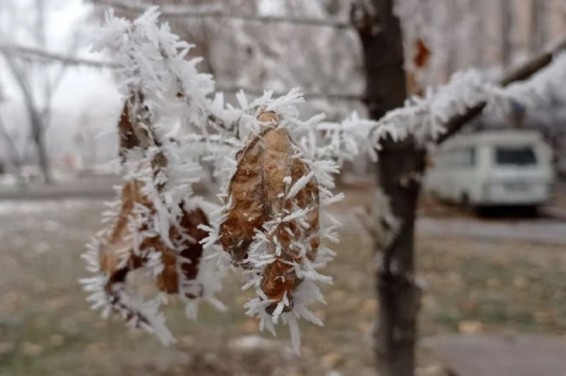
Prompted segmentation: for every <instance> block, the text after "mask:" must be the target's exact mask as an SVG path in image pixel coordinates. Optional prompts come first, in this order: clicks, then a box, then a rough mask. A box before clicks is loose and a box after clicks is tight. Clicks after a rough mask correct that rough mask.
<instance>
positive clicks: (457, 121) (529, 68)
mask: <svg viewBox="0 0 566 376" xmlns="http://www.w3.org/2000/svg"><path fill="white" fill-rule="evenodd" d="M564 49H566V36H563V37H562V38H560V39H559V40H558V42H557V43H554V44H553V45H551V46H550V47H549V48H548V49H547V50H546V51H545V52H543V53H541V54H539V55H537V56H535V57H533V58H531V59H529V60H527V61H526V62H524V63H523V64H521V65H519V66H518V67H516V68H515V69H513V70H511V71H510V72H508V73H507V74H506V75H504V76H503V78H501V79H500V80H499V85H501V86H503V87H505V86H509V85H510V84H512V83H514V82H518V81H524V80H527V79H529V78H530V77H531V76H533V75H534V74H536V73H538V72H539V71H541V70H542V69H544V68H546V67H547V66H548V65H550V63H552V60H553V57H554V55H556V54H557V53H559V52H561V51H562V50H564ZM486 106H487V103H486V102H481V103H478V104H477V105H475V106H473V107H471V108H469V109H468V110H467V111H466V112H465V113H463V114H461V115H458V116H456V117H454V118H452V119H450V120H449V121H448V122H447V123H446V132H445V133H444V134H442V135H441V136H440V137H439V138H438V139H437V143H438V144H441V143H443V142H444V141H446V140H447V139H449V138H450V137H452V136H453V135H454V134H456V133H458V132H459V131H460V130H461V129H462V128H463V127H464V126H465V125H466V124H467V123H468V122H469V121H470V120H472V119H474V118H475V117H476V116H478V115H480V114H481V113H482V112H483V110H484V108H485V107H486Z"/></svg>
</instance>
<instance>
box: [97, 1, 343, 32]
mask: <svg viewBox="0 0 566 376" xmlns="http://www.w3.org/2000/svg"><path fill="white" fill-rule="evenodd" d="M90 1H91V2H92V3H93V4H97V5H103V6H108V7H112V8H114V9H120V10H123V11H129V12H135V13H143V12H145V11H146V10H147V9H148V8H149V7H150V6H149V5H136V4H130V3H127V2H125V1H119V0H90ZM201 9H202V10H201ZM160 13H161V16H162V17H165V18H187V19H188V18H199V19H202V18H209V19H228V20H239V21H249V22H257V23H280V24H289V25H299V26H310V27H328V28H333V29H339V30H340V29H351V28H352V24H351V23H349V22H340V21H329V20H325V19H316V18H290V17H280V16H257V15H247V14H230V13H224V12H223V11H221V10H219V9H218V10H217V9H214V8H211V7H210V6H209V7H204V8H199V7H183V6H164V7H161V8H160Z"/></svg>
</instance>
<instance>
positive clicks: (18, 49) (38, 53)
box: [0, 44, 118, 68]
mask: <svg viewBox="0 0 566 376" xmlns="http://www.w3.org/2000/svg"><path fill="white" fill-rule="evenodd" d="M0 54H3V55H6V56H10V55H11V56H12V57H13V56H14V55H17V56H18V57H19V58H22V59H27V60H39V61H43V62H48V63H58V64H63V65H75V66H88V67H93V68H117V67H118V64H115V63H112V62H107V61H96V60H92V59H83V58H78V57H73V56H67V55H64V54H59V53H56V52H49V51H45V50H41V49H37V48H33V47H24V46H19V45H15V44H0Z"/></svg>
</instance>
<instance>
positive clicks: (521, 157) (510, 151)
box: [495, 146, 537, 166]
mask: <svg viewBox="0 0 566 376" xmlns="http://www.w3.org/2000/svg"><path fill="white" fill-rule="evenodd" d="M495 162H496V163H497V164H498V165H500V166H532V165H535V164H536V163H537V159H536V156H535V152H534V151H533V149H532V148H531V147H530V146H520V147H517V146H505V147H503V146H499V147H497V148H496V149H495Z"/></svg>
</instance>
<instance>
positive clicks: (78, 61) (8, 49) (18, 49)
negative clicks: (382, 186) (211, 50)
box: [0, 44, 363, 102]
mask: <svg viewBox="0 0 566 376" xmlns="http://www.w3.org/2000/svg"><path fill="white" fill-rule="evenodd" d="M0 54H5V55H6V56H9V55H12V56H14V55H18V57H20V58H23V59H29V60H38V61H42V62H46V63H52V64H54V63H56V64H63V65H74V66H87V67H92V68H99V69H116V68H118V67H119V64H117V63H114V62H110V61H97V60H91V59H82V58H75V57H72V56H66V55H63V54H58V53H53V52H49V51H43V50H40V49H36V48H31V47H23V46H18V45H13V44H10V45H8V44H0ZM216 88H217V90H219V91H223V92H226V93H238V92H240V91H242V90H243V91H244V92H245V93H246V94H252V95H262V94H263V93H264V91H265V89H259V88H249V87H242V86H235V85H230V84H217V85H216ZM287 92H288V90H287V91H285V90H281V91H275V92H274V95H275V96H283V95H285V94H287ZM304 97H305V98H306V99H327V100H336V101H351V102H358V101H362V100H363V97H362V96H361V95H360V94H356V93H305V94H304Z"/></svg>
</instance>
